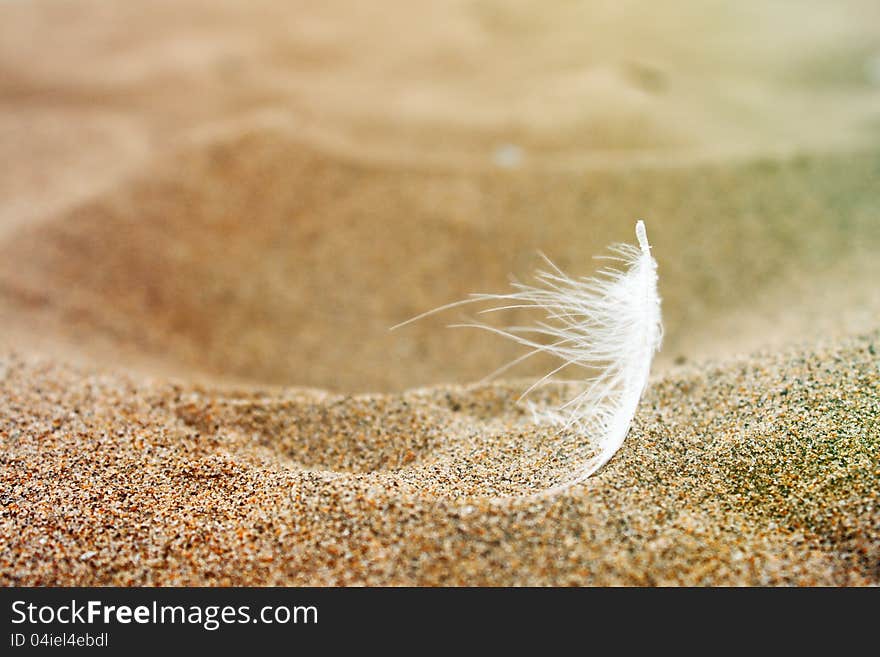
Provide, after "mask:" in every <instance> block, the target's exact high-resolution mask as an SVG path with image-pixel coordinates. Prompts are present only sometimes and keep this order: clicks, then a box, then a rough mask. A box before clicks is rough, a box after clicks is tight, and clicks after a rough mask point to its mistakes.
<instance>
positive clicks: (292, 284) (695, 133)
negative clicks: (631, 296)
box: [0, 0, 880, 585]
mask: <svg viewBox="0 0 880 657" xmlns="http://www.w3.org/2000/svg"><path fill="white" fill-rule="evenodd" d="M117 4H118V3H112V4H108V3H105V2H98V1H93V0H74V1H73V2H67V3H63V4H59V3H54V2H46V1H41V0H31V1H29V2H17V3H4V4H2V5H0V156H2V158H3V161H4V166H3V167H2V168H0V440H2V443H0V448H2V451H0V584H4V585H15V584H19V585H74V584H77V585H95V584H119V585H171V584H187V585H204V584H207V585H267V584H270V585H271V584H296V585H299V584H304V585H305V584H312V585H325V584H327V585H330V584H367V585H382V584H385V585H388V584H390V585H427V584H443V585H562V584H565V585H571V584H574V585H596V584H600V585H603V584H634V585H651V584H659V585H666V584H700V585H719V584H724V585H727V584H730V585H737V584H745V585H766V584H800V585H805V584H826V585H872V584H873V585H876V584H878V583H880V355H878V351H880V332H878V331H880V321H878V318H880V291H878V287H877V281H880V258H878V257H877V255H876V254H877V253H878V249H880V185H878V181H880V139H878V137H880V105H878V103H877V99H878V91H880V27H878V26H880V16H878V15H877V11H878V10H877V8H876V6H875V3H871V2H862V1H860V0H850V1H848V2H842V3H835V4H834V6H830V5H828V3H822V2H806V3H799V4H798V9H797V13H796V17H797V26H798V27H797V29H794V28H793V27H792V26H791V25H790V23H791V21H792V20H793V18H792V16H793V14H792V11H793V10H792V9H791V7H788V8H785V7H783V6H782V5H776V4H773V5H770V6H768V4H769V3H761V2H747V3H740V4H739V5H738V6H737V8H732V7H730V6H729V3H719V4H718V6H717V7H714V8H711V9H712V10H711V11H709V9H710V8H707V3H704V2H675V3H669V6H668V7H667V8H666V9H665V10H664V12H663V13H662V15H657V14H649V13H645V12H644V11H643V10H640V9H638V5H639V4H640V3H614V6H612V5H606V4H605V3H589V2H588V3H582V4H577V3H570V4H565V5H559V6H558V7H554V8H553V9H552V10H550V9H548V8H546V7H544V6H542V4H541V3H528V2H516V3H511V2H500V1H498V2H490V1H484V2H464V3H424V4H422V3H405V2H399V1H390V0H389V1H387V2H383V3H382V5H381V8H376V7H371V8H369V9H367V8H364V7H360V3H351V2H348V3H345V2H321V3H309V2H302V3H280V2H242V1H241V0H237V1H233V0H224V1H222V2H217V1H215V2H210V3H206V2H197V1H195V0H187V1H186V2H179V1H178V2H164V1H162V2H150V3H147V2H145V1H142V0H132V1H131V2H127V3H124V5H123V6H117ZM872 12H873V13H872ZM872 17H873V19H872ZM47 44H48V45H47ZM47 49H48V50H49V51H50V52H51V53H53V56H46V55H45V50H47ZM639 218H643V219H644V220H645V221H646V223H647V226H648V232H649V235H650V238H651V241H652V244H653V252H654V255H655V257H656V258H657V260H658V263H659V276H660V280H659V285H660V293H661V296H662V298H663V313H664V324H665V336H664V345H663V350H662V351H661V352H660V354H659V355H658V357H657V360H656V361H655V364H654V369H653V373H652V376H651V382H650V385H649V388H648V389H647V391H646V393H645V395H644V396H643V398H642V401H641V404H640V406H639V409H638V412H637V414H636V416H635V419H634V421H633V425H632V428H631V430H630V433H629V436H628V438H627V440H626V442H625V443H624V446H623V447H622V449H621V450H620V451H619V452H618V454H617V455H616V456H615V457H614V458H613V459H612V460H611V461H610V462H609V463H608V465H607V466H605V467H604V468H603V469H602V470H601V471H600V472H598V473H597V474H596V475H594V476H593V477H591V478H590V479H589V480H587V481H585V482H584V483H582V484H579V485H577V486H575V487H573V488H571V489H569V490H566V491H564V492H562V493H559V494H557V495H555V496H552V497H541V496H539V495H536V493H539V492H540V491H541V490H542V489H544V488H546V487H548V486H551V485H553V484H554V483H559V482H560V481H563V480H564V479H565V477H566V476H567V475H568V474H570V473H571V472H572V471H573V470H574V469H575V468H576V467H577V466H578V464H579V463H582V462H583V460H584V459H585V458H587V457H588V456H589V454H590V453H592V452H591V450H592V449H593V448H592V446H591V443H590V441H589V437H584V439H583V440H581V441H580V442H578V443H577V444H572V443H571V442H569V441H564V440H563V439H562V438H560V436H559V435H557V434H555V433H554V431H553V430H552V429H551V428H548V427H542V426H538V425H536V424H534V422H533V421H532V419H531V416H530V415H529V414H528V412H527V411H526V409H524V407H523V406H522V404H520V403H519V402H518V398H519V395H520V393H521V392H522V391H523V390H524V389H526V388H527V387H528V385H529V383H530V382H531V380H533V379H531V378H529V377H534V376H535V375H537V374H543V373H544V372H546V371H547V370H548V368H549V367H551V366H552V363H551V362H550V361H547V360H543V361H542V360H540V359H534V360H535V362H533V363H526V364H524V365H523V366H522V367H519V368H516V369H514V370H511V371H510V372H508V373H506V374H505V375H504V376H505V378H503V379H501V380H497V381H493V382H489V383H475V382H476V381H480V380H481V379H482V378H483V377H484V376H485V375H487V374H489V373H490V372H492V371H493V370H495V369H496V368H498V367H499V366H501V365H503V364H504V363H506V362H508V361H510V360H511V359H513V358H515V357H516V356H518V355H520V354H521V353H522V352H521V351H519V350H518V349H517V348H516V346H515V345H512V344H509V343H507V342H505V341H503V340H500V339H498V338H496V337H495V336H491V335H488V334H485V333H483V332H479V331H468V330H459V329H456V330H447V329H446V328H444V326H445V325H446V324H448V323H454V322H456V321H458V320H459V319H461V318H462V317H463V316H466V315H467V313H466V312H464V311H460V310H452V311H449V312H447V313H444V314H441V315H437V316H433V317H430V318H426V319H424V320H422V321H419V322H417V323H414V324H412V325H408V326H406V327H403V328H401V329H398V330H396V331H393V332H392V331H389V330H388V329H389V327H390V326H392V325H394V324H397V323H398V322H401V321H403V320H405V319H408V318H409V317H412V316H414V315H416V314H418V313H420V312H423V311H425V310H428V309H431V308H434V307H437V306H440V305H442V304H445V303H448V302H450V301H455V300H458V299H461V298H464V297H465V296H466V295H467V294H469V293H472V292H503V291H505V290H506V289H507V286H508V282H509V277H510V276H515V277H517V278H520V279H524V278H528V276H529V273H530V272H531V271H532V270H533V268H534V267H535V266H536V265H537V264H538V262H539V259H538V257H537V254H538V252H543V253H546V254H547V255H548V256H550V257H551V258H552V259H553V260H554V262H556V263H557V264H558V265H559V266H560V267H562V268H563V269H564V270H566V271H567V272H568V273H570V274H572V275H588V274H591V273H593V272H594V271H595V269H596V267H597V265H598V264H599V263H597V262H596V261H594V260H593V256H594V255H601V254H602V253H603V252H604V250H605V248H606V247H607V246H608V245H609V244H611V243H613V242H616V241H628V242H632V241H633V240H634V236H633V233H632V231H633V226H634V223H635V220H636V219H639ZM525 319H526V315H523V314H521V313H520V312H518V311H510V312H509V313H506V314H503V316H499V317H498V324H499V325H504V324H508V323H517V322H523V321H525ZM507 377H509V378H507ZM564 394H565V389H564V387H562V386H549V387H547V388H543V389H541V390H539V391H538V393H537V397H535V399H537V400H538V401H542V402H544V403H553V402H554V401H555V400H558V399H561V398H562V397H563V396H564Z"/></svg>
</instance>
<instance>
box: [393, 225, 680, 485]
mask: <svg viewBox="0 0 880 657" xmlns="http://www.w3.org/2000/svg"><path fill="white" fill-rule="evenodd" d="M636 237H637V239H638V243H639V245H638V246H632V245H629V244H617V245H615V246H613V247H611V252H612V255H611V256H609V259H611V260H615V261H618V262H619V263H621V264H622V268H620V269H602V270H600V271H599V272H598V274H597V275H596V276H594V277H592V278H588V277H583V278H577V279H574V278H570V277H569V276H567V275H566V274H564V273H563V272H562V271H561V270H560V269H559V268H558V267H556V266H555V265H554V264H553V263H552V262H550V260H549V259H548V258H546V256H545V258H544V259H545V260H546V262H547V264H548V266H549V270H547V271H541V270H539V271H538V272H537V273H536V274H535V279H536V281H535V285H526V284H523V283H514V284H513V288H514V291H513V292H511V293H508V294H474V295H471V296H470V298H469V299H466V300H464V301H459V302H457V303H453V304H449V305H446V306H443V307H441V308H437V309H435V310H432V311H429V312H427V313H424V314H422V315H419V316H418V317H414V318H413V319H411V320H409V321H407V322H403V324H407V323H409V322H411V321H415V320H416V319H419V318H421V317H424V316H426V315H430V314H433V313H435V312H439V311H440V310H444V309H446V308H451V307H453V306H457V305H460V304H464V303H475V302H481V301H482V302H492V303H494V304H496V305H495V306H493V307H492V308H488V309H486V310H483V311H482V312H483V313H486V312H494V311H499V310H505V309H512V308H531V309H537V310H540V311H541V312H542V313H543V314H544V319H543V320H542V321H538V322H536V323H535V324H534V325H532V326H515V327H509V328H506V329H499V328H495V327H492V326H489V325H487V324H483V323H472V324H459V325H457V326H470V327H475V328H480V329H484V330H487V331H491V332H493V333H497V334H499V335H502V336H504V337H507V338H509V339H511V340H514V341H515V342H517V343H519V344H521V345H523V346H525V347H528V348H529V351H528V352H527V353H525V354H524V355H523V356H521V357H519V358H517V359H516V360H515V361H513V362H512V363H509V364H508V365H506V366H504V367H503V368H501V370H498V371H497V372H495V373H494V374H498V373H500V372H501V371H503V370H505V369H507V368H508V367H510V366H512V365H515V364H517V363H519V362H521V361H523V360H525V359H526V358H529V357H531V356H533V355H535V354H539V353H546V354H550V355H552V356H555V357H557V358H558V359H560V361H561V365H560V366H559V367H558V368H556V369H554V370H553V371H551V372H550V373H548V374H547V375H546V376H544V377H543V378H541V379H539V380H538V381H536V382H535V383H534V384H533V385H532V386H531V387H530V388H529V389H528V390H526V391H525V392H524V393H523V396H525V395H527V394H528V393H529V392H531V391H532V390H534V389H535V388H536V387H538V386H540V385H542V384H544V383H546V382H548V381H549V380H550V379H551V377H552V376H554V375H555V374H557V373H558V372H560V371H562V370H563V369H566V368H568V367H570V366H574V367H580V368H582V369H583V370H584V372H585V376H584V379H583V380H582V387H581V388H580V390H579V392H577V393H576V394H575V395H573V396H572V397H571V398H569V399H567V400H566V401H565V402H564V403H562V405H561V406H559V407H558V408H556V409H553V410H537V409H536V407H534V406H533V407H532V408H533V412H534V413H535V417H536V419H537V420H538V421H540V422H546V423H551V424H553V425H556V426H558V427H559V428H560V430H561V431H565V432H571V433H575V434H579V435H582V436H586V437H587V438H589V439H590V440H591V442H593V443H594V444H595V446H596V448H597V454H596V455H595V456H594V457H593V458H591V459H590V460H589V461H588V462H587V463H585V464H583V466H581V467H580V468H579V469H578V470H577V471H576V473H575V475H574V476H573V477H572V478H571V479H570V480H568V481H566V483H564V484H562V485H559V486H555V487H554V488H553V489H551V490H550V491H545V492H554V491H557V490H561V489H564V488H567V487H569V486H571V485H573V484H576V483H578V482H580V481H583V480H584V479H586V478H587V477H589V476H590V475H592V474H593V473H594V472H596V471H597V470H598V469H599V468H601V467H602V466H603V465H605V464H606V463H607V462H608V461H609V459H611V457H612V456H614V454H615V453H616V452H617V450H618V449H620V446H621V445H622V444H623V441H624V439H625V438H626V434H627V432H628V431H629V426H630V423H631V422H632V419H633V417H634V416H635V413H636V409H637V407H638V404H639V400H640V399H641V396H642V393H643V392H644V390H645V388H646V387H647V385H648V375H649V373H650V369H651V362H652V360H653V357H654V353H655V352H656V351H657V350H658V349H659V348H660V342H661V339H662V335H663V329H662V324H661V317H660V296H659V294H658V292H657V262H656V261H655V260H654V258H653V257H652V256H651V247H650V245H649V244H648V238H647V234H646V232H645V224H644V222H642V221H639V222H637V223H636ZM403 324H399V325H398V326H402V325H403ZM395 328H396V327H395ZM548 339H549V341H548ZM494 374H493V376H494Z"/></svg>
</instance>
